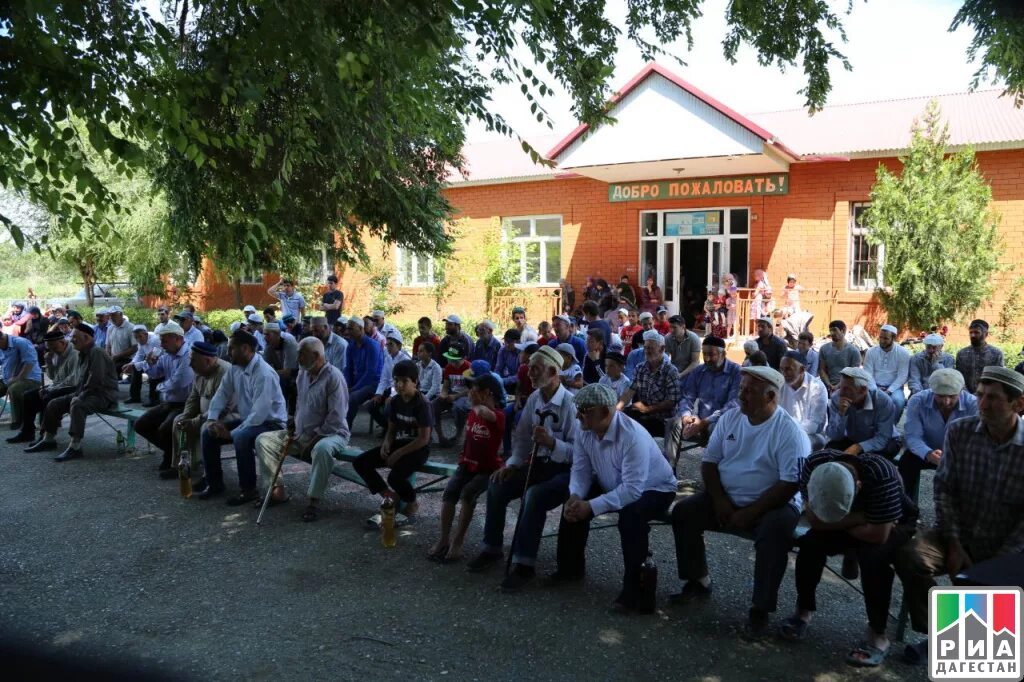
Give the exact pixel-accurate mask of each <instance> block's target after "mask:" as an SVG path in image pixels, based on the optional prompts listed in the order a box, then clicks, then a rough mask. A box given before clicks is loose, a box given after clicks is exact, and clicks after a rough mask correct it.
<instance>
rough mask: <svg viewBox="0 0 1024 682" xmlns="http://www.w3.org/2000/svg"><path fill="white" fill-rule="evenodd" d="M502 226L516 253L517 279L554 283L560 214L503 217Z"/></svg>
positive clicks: (559, 262)
mask: <svg viewBox="0 0 1024 682" xmlns="http://www.w3.org/2000/svg"><path fill="white" fill-rule="evenodd" d="M502 227H503V228H504V233H505V236H506V238H508V239H509V240H511V242H512V244H513V249H512V254H513V257H514V256H515V254H516V253H517V252H518V255H519V283H520V284H526V285H535V286H557V285H558V280H559V279H560V278H561V277H562V216H560V215H546V216H523V217H520V218H505V219H504V220H502Z"/></svg>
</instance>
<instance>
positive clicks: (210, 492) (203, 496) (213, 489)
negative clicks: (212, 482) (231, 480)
mask: <svg viewBox="0 0 1024 682" xmlns="http://www.w3.org/2000/svg"><path fill="white" fill-rule="evenodd" d="M223 494H224V486H222V485H219V486H209V485H208V486H206V487H205V488H203V489H202V490H200V491H199V492H198V493H196V492H193V493H192V499H193V500H209V499H212V498H214V497H217V496H218V495H223Z"/></svg>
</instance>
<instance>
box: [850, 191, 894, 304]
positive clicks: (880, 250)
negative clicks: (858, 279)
mask: <svg viewBox="0 0 1024 682" xmlns="http://www.w3.org/2000/svg"><path fill="white" fill-rule="evenodd" d="M870 205H871V202H870V201H854V202H851V203H850V221H849V224H850V229H849V233H850V236H849V239H848V240H847V249H848V257H847V266H846V288H847V291H874V290H875V289H880V288H882V287H884V286H885V277H884V273H883V264H884V263H885V245H884V244H878V245H877V246H872V245H870V244H869V245H868V246H869V248H874V249H876V251H875V275H876V281H875V284H874V286H870V285H868V284H867V282H870V281H871V280H870V279H869V278H867V277H865V278H864V281H865V284H856V283H855V282H854V273H855V271H856V264H857V262H861V263H870V262H871V261H856V262H855V261H854V255H855V254H856V253H857V249H856V248H855V247H854V243H855V241H856V240H857V239H858V238H859V239H865V240H866V239H867V235H868V233H869V232H870V231H871V228H870V227H869V226H863V225H858V224H857V210H858V209H864V208H867V207H868V206H870Z"/></svg>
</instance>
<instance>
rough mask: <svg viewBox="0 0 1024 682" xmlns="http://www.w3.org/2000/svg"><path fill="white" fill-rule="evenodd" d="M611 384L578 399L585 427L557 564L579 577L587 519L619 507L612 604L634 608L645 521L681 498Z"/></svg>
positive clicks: (643, 554)
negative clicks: (617, 585)
mask: <svg viewBox="0 0 1024 682" xmlns="http://www.w3.org/2000/svg"><path fill="white" fill-rule="evenodd" d="M617 400H618V399H617V398H616V396H615V391H613V390H612V388H611V387H610V386H605V385H602V384H590V385H588V386H584V387H583V388H581V389H580V390H579V391H578V392H577V393H576V396H575V397H574V398H573V402H574V403H575V405H576V416H577V417H578V418H579V420H580V431H579V433H577V435H576V441H575V443H573V454H572V473H571V475H570V479H569V500H568V501H567V502H566V504H565V511H564V512H563V514H562V520H561V523H560V524H559V527H558V557H559V564H558V570H559V573H560V574H561V577H563V578H565V579H576V578H582V577H583V573H584V566H585V558H584V550H585V549H586V544H587V538H588V536H589V533H590V520H591V519H592V518H593V517H595V516H599V515H601V514H604V513H606V512H612V511H617V512H618V513H619V521H618V525H619V538H620V540H621V542H622V560H623V565H624V569H623V577H622V591H621V592H620V593H619V596H618V597H617V598H616V599H615V602H614V604H613V608H614V609H616V610H619V611H631V610H634V609H636V608H637V606H638V599H639V596H640V565H641V564H642V563H643V562H644V560H645V559H646V558H647V547H648V545H647V540H648V534H649V531H650V528H649V526H648V524H649V523H650V522H651V521H652V520H654V519H657V518H661V517H662V516H664V514H665V512H666V511H668V508H669V505H671V504H672V501H673V500H675V496H676V477H675V474H674V473H673V472H672V467H671V466H669V463H668V462H667V461H666V460H665V457H664V456H663V455H662V454H661V450H660V449H659V448H658V446H657V444H656V443H655V442H654V439H653V438H652V437H651V436H650V434H648V433H647V432H646V431H645V430H644V429H643V427H641V426H640V425H639V424H638V423H637V422H635V421H634V420H632V419H630V418H628V417H627V416H626V415H624V414H622V413H621V412H619V411H617V410H616V409H615V404H616V402H617Z"/></svg>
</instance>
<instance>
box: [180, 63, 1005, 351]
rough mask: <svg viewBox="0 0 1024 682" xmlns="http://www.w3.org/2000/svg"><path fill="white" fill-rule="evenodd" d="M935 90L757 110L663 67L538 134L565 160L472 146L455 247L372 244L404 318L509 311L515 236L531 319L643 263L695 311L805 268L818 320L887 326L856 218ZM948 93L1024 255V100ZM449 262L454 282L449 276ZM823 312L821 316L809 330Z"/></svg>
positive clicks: (958, 140)
mask: <svg viewBox="0 0 1024 682" xmlns="http://www.w3.org/2000/svg"><path fill="white" fill-rule="evenodd" d="M928 99H929V98H916V99H907V100H894V101H885V102H874V103H868V104H857V105H848V106H836V107H827V108H826V109H825V110H823V111H822V112H819V113H818V114H816V115H815V116H814V117H808V116H807V115H806V113H805V112H803V111H800V110H798V111H784V112H771V113H765V114H751V115H749V116H743V115H740V114H738V113H736V112H734V111H732V110H731V109H729V108H728V107H726V106H725V105H723V104H722V103H720V102H718V101H717V100H715V99H713V98H711V97H710V96H708V95H706V94H705V93H703V92H701V91H700V90H698V89H696V88H694V87H693V86H692V85H690V84H689V83H687V82H685V81H683V80H681V79H679V78H678V77H676V76H675V75H673V74H672V73H670V72H669V71H667V70H665V69H664V68H662V67H660V66H657V65H653V64H652V65H649V66H648V67H646V68H645V69H644V70H643V71H641V73H640V74H638V75H637V76H636V78H634V79H633V80H632V81H630V83H628V84H627V85H626V86H625V87H624V88H623V89H622V91H621V92H620V93H619V95H618V96H617V97H616V104H615V108H614V109H613V111H612V116H613V117H615V118H616V119H617V123H616V124H615V125H609V126H603V127H601V128H598V129H596V130H589V129H588V128H587V127H586V126H581V127H580V128H578V129H577V130H575V131H573V132H572V133H571V134H570V135H568V136H567V137H564V138H560V139H558V138H555V139H542V140H535V141H533V143H534V146H535V147H536V148H538V151H541V152H544V151H546V150H547V148H548V147H550V150H549V151H547V154H546V157H547V158H548V159H550V160H551V161H552V162H554V164H555V167H554V168H551V167H546V166H539V165H535V164H533V163H532V162H531V161H530V159H529V157H528V156H527V155H526V154H524V153H523V152H522V150H521V148H520V146H519V144H518V143H517V142H494V143H485V144H480V145H470V146H468V147H467V148H466V150H465V155H466V159H467V162H468V174H467V176H466V177H463V176H458V177H453V178H452V182H451V185H450V187H449V189H448V190H447V195H448V197H449V200H450V201H451V203H452V204H453V206H455V207H456V210H457V216H456V220H455V221H454V223H453V230H455V233H456V234H457V241H456V244H457V247H456V254H455V257H454V258H453V259H452V260H451V261H449V262H447V263H435V262H434V261H433V259H430V258H423V257H419V256H417V255H416V254H409V253H403V252H402V250H401V249H397V248H391V249H384V248H382V247H381V246H380V245H376V246H374V247H372V248H373V249H379V250H380V254H381V259H380V260H379V261H376V262H378V263H385V264H386V265H385V266H384V267H386V268H388V269H392V268H393V274H394V276H393V278H392V282H393V286H394V289H393V297H394V301H395V303H396V304H397V305H400V306H401V307H402V312H401V313H399V314H398V315H397V316H396V317H398V318H403V319H415V317H418V316H419V315H424V314H425V315H431V316H435V317H436V316H439V314H440V313H442V311H443V312H448V311H457V312H459V313H460V314H462V315H463V316H464V317H470V318H481V317H484V316H486V315H488V314H489V313H490V314H496V313H498V311H499V310H500V307H499V306H496V304H495V299H494V298H492V299H491V300H490V301H488V297H487V291H486V289H485V287H484V286H483V285H482V281H483V272H484V270H485V268H486V267H487V266H488V264H489V260H493V258H494V257H495V254H496V253H498V249H499V248H501V247H500V244H501V243H503V244H504V249H505V251H504V253H505V257H508V256H511V257H512V262H513V267H512V271H513V274H514V275H515V276H517V277H518V279H519V287H518V291H517V292H515V296H518V297H519V298H520V299H522V300H523V301H524V302H527V303H528V309H529V313H530V317H531V319H534V320H536V319H537V318H541V317H547V316H549V315H550V311H551V308H552V302H553V300H554V299H553V298H552V293H554V292H555V289H556V287H557V286H558V281H559V279H560V278H565V279H567V280H568V281H569V282H570V283H571V284H572V285H573V286H574V287H575V289H576V290H577V299H578V300H579V299H581V298H582V289H583V286H584V282H585V279H586V277H588V276H594V277H604V278H605V279H607V280H608V281H609V282H616V281H618V278H619V276H621V275H622V274H628V275H629V276H630V278H631V280H632V281H633V282H634V283H637V282H639V281H642V280H643V278H645V277H646V276H647V275H648V274H651V275H653V276H654V277H655V278H656V280H657V283H658V285H659V286H660V287H661V288H662V290H663V292H664V294H665V300H666V305H667V306H668V307H669V309H670V310H671V311H672V312H677V311H685V309H686V307H687V298H688V297H687V291H688V290H690V292H691V296H692V297H695V298H696V299H697V300H698V302H703V296H704V292H705V291H706V288H707V287H717V285H718V282H721V281H722V278H723V277H724V275H725V274H726V273H730V272H731V273H735V274H736V276H737V277H738V279H739V285H740V286H741V287H749V286H752V284H753V281H752V277H753V271H754V270H755V269H757V268H763V269H764V270H766V271H767V273H768V277H769V279H770V281H771V283H772V285H773V288H774V289H775V291H776V295H777V296H778V294H779V292H781V290H782V287H783V286H784V285H785V282H786V275H787V274H788V273H795V274H797V275H798V277H799V282H800V284H801V285H802V286H803V287H805V288H806V289H807V292H805V296H806V297H807V298H808V299H814V300H818V301H819V302H820V306H819V307H818V313H819V315H818V317H824V316H825V315H826V314H827V315H831V316H835V317H841V318H843V319H845V320H846V321H847V322H848V324H856V323H860V324H864V325H866V326H867V327H868V328H869V329H870V330H871V331H873V332H874V331H876V328H875V329H873V327H876V326H877V324H878V323H879V321H880V316H881V315H882V311H881V310H880V308H879V306H878V305H877V299H876V297H875V295H874V294H873V293H872V292H873V290H874V289H875V287H876V286H879V285H884V272H879V271H878V263H879V260H880V259H879V255H880V254H878V252H877V249H876V248H873V247H870V246H869V245H868V243H867V241H866V239H865V236H864V235H865V233H866V231H867V230H868V229H869V226H864V225H862V224H860V222H859V221H858V220H857V218H858V215H859V213H860V212H861V211H862V210H863V207H864V206H865V204H866V202H867V201H868V200H869V195H870V190H871V186H872V184H873V183H874V179H875V170H876V168H877V167H878V166H879V164H885V165H886V166H888V167H890V168H892V169H898V168H899V165H900V164H899V161H898V159H897V156H898V155H899V153H900V152H901V150H903V149H905V148H906V147H907V146H908V144H909V140H910V128H911V125H912V123H913V121H914V119H915V117H917V116H920V115H921V114H922V113H923V112H924V109H925V106H926V104H927V102H928ZM935 99H937V100H938V101H939V104H940V106H941V108H942V114H943V118H944V119H946V120H947V122H948V123H949V127H950V129H949V132H950V147H951V149H958V148H962V147H965V146H970V147H972V148H973V149H974V150H975V151H976V153H977V160H978V165H979V168H980V170H981V172H982V173H983V174H984V176H985V177H986V179H987V180H988V181H989V182H990V183H991V187H992V194H993V208H994V210H995V211H996V212H997V213H998V214H999V215H1000V216H1001V232H1002V235H1003V242H1004V253H1003V255H1002V259H1003V260H1004V261H1005V262H1006V263H1007V264H1014V263H1019V262H1020V261H1021V260H1022V256H1024V112H1022V111H1020V110H1017V109H1015V108H1014V107H1013V104H1012V101H1011V100H1009V99H1006V98H1000V97H999V95H998V93H997V92H994V91H986V92H976V93H971V94H957V95H945V96H939V97H936V98H935ZM769 131H771V132H769ZM556 139H557V140H558V141H557V143H556V142H555V140H556ZM502 240H504V241H503V242H502ZM372 252H373V251H372ZM516 257H518V259H519V263H518V264H516V263H515V259H516ZM517 265H518V267H516V266H517ZM442 271H443V280H444V281H446V282H447V286H438V282H440V281H442V274H441V273H442ZM341 274H342V290H343V291H345V293H346V297H347V299H346V300H347V303H346V313H351V312H354V311H356V312H361V313H364V314H365V311H367V310H368V308H369V301H370V293H371V292H370V291H369V290H368V288H367V284H366V281H367V275H366V273H365V272H361V271H358V270H354V269H348V270H347V271H343V272H342V273H341ZM1019 274H1020V273H1014V272H1006V273H1002V274H1001V275H999V280H998V282H997V287H996V294H995V296H994V297H993V300H992V301H990V302H989V303H987V304H986V305H985V306H984V307H983V309H982V310H980V311H978V314H979V315H983V316H986V317H987V318H988V319H989V320H990V322H994V321H995V318H996V317H997V316H998V311H999V309H1000V308H1001V306H1002V305H1003V303H1004V301H1005V300H1006V297H1007V294H1008V291H1009V287H1010V283H1011V282H1012V281H1013V280H1014V279H1015V278H1016V277H1017V276H1019ZM204 275H205V277H206V280H205V282H210V283H209V284H205V283H204V284H202V285H201V286H197V289H199V293H200V295H201V296H202V297H204V298H203V300H202V301H201V305H200V307H202V308H207V309H208V308H213V307H233V305H234V299H235V296H234V292H233V291H225V290H224V289H225V288H224V286H223V285H218V284H216V283H215V282H214V280H215V278H212V275H211V273H204ZM267 284H269V282H263V283H260V284H259V285H258V286H255V285H253V286H252V292H251V293H253V294H255V296H253V297H252V298H250V291H249V290H244V291H243V297H244V299H245V302H246V303H249V302H252V303H259V302H262V301H264V300H268V299H267V297H266V295H265V292H264V290H265V288H266V285H267ZM506 298H507V297H506ZM826 302H827V305H826ZM488 307H489V308H490V310H488ZM826 323H827V319H817V320H816V322H815V325H813V327H812V329H813V330H814V331H816V332H818V331H821V329H822V327H823V326H824V325H825V324H826Z"/></svg>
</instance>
